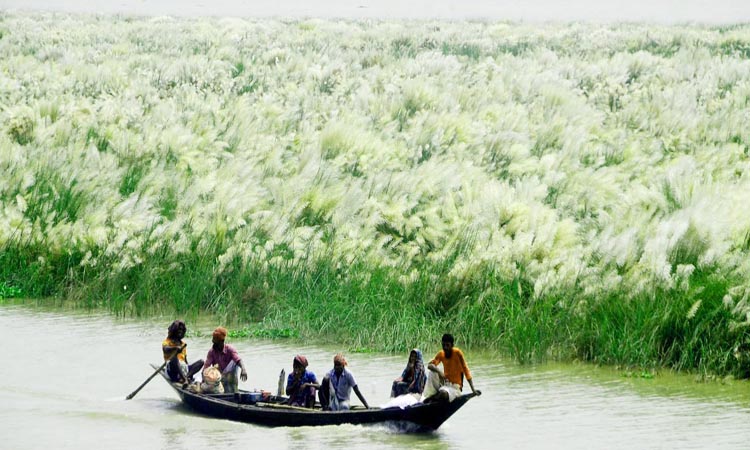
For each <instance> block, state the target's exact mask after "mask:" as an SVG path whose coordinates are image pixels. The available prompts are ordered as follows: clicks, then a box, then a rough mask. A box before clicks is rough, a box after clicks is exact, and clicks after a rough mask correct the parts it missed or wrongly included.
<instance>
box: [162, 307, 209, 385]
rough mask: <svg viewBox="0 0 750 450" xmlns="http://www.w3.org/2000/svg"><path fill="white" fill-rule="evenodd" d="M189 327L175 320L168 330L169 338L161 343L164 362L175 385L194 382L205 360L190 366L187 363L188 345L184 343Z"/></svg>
mask: <svg viewBox="0 0 750 450" xmlns="http://www.w3.org/2000/svg"><path fill="white" fill-rule="evenodd" d="M186 332H187V327H186V326H185V322H183V321H182V320H175V321H174V322H172V323H171V324H170V325H169V328H167V338H166V339H164V342H162V343H161V351H162V354H163V355H164V360H165V361H169V362H168V363H167V375H168V376H169V379H170V380H171V381H172V382H173V383H177V382H180V383H189V382H191V381H192V380H193V375H195V374H196V373H198V371H199V370H200V368H201V366H203V360H202V359H199V360H198V361H195V362H194V363H193V364H190V365H188V361H187V343H186V342H182V338H184V337H185V333H186Z"/></svg>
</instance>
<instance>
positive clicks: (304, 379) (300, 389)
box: [286, 355, 320, 408]
mask: <svg viewBox="0 0 750 450" xmlns="http://www.w3.org/2000/svg"><path fill="white" fill-rule="evenodd" d="M307 365H308V363H307V358H305V357H304V356H302V355H297V356H295V357H294V361H292V372H291V373H290V374H289V376H288V377H287V380H286V393H287V395H289V402H288V403H289V404H290V405H292V406H304V407H305V408H312V407H313V405H315V389H317V388H319V387H320V385H319V384H318V379H317V378H316V377H315V374H314V373H312V372H311V371H309V370H307Z"/></svg>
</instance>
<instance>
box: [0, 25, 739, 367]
mask: <svg viewBox="0 0 750 450" xmlns="http://www.w3.org/2000/svg"><path fill="white" fill-rule="evenodd" d="M749 55H750V27H749V26H746V25H733V26H717V27H710V26H705V25H695V26H657V25H636V24H613V25H595V24H545V25H528V24H509V23H474V22H440V21H368V22H356V21H335V20H330V21H326V20H318V19H310V20H288V21H281V20H242V19H175V18H165V17H160V18H134V17H92V16H72V15H59V14H37V15H33V14H32V15H24V14H17V15H16V14H6V15H3V16H0V56H1V58H0V86H2V87H3V89H1V90H0V93H2V97H0V107H1V108H2V117H3V121H2V124H3V128H2V133H0V171H2V173H3V174H4V177H3V179H2V180H0V201H2V208H1V209H0V283H2V286H3V288H2V292H4V294H3V296H29V297H35V298H50V297H52V298H60V299H66V301H70V302H74V303H76V304H78V305H80V306H81V307H83V308H99V307H103V308H107V309H109V310H110V311H113V312H115V313H116V314H122V315H135V316H144V315H150V314H159V313H166V314H177V315H185V314H187V315H194V316H196V315H200V314H202V313H210V314H215V315H216V316H217V317H220V318H223V319H224V321H225V322H227V323H228V324H229V323H231V324H236V325H237V328H238V329H240V330H243V329H245V328H246V327H247V330H246V332H247V333H256V332H257V333H261V334H263V333H266V334H268V335H269V336H274V335H278V336H292V337H299V338H301V339H305V338H308V337H315V338H316V339H324V340H325V339H330V340H332V341H333V340H335V341H337V342H341V343H343V344H345V345H347V346H350V347H351V348H358V349H375V350H383V351H403V350H405V349H408V348H411V347H413V346H415V345H420V346H425V345H426V344H428V343H432V342H434V340H435V339H436V336H440V335H441V334H442V333H443V332H445V331H446V330H449V331H451V332H453V333H454V334H455V335H456V336H458V339H459V343H460V345H466V346H471V347H487V348H492V349H496V350H498V351H500V352H503V353H507V354H509V355H511V356H513V357H514V358H515V359H516V360H517V361H519V362H522V363H525V362H535V361H541V360H546V359H554V360H582V361H590V362H596V363H603V364H623V365H633V366H639V367H656V366H664V367H671V368H675V369H678V370H695V371H700V372H706V373H717V374H720V375H733V376H736V377H742V378H744V377H747V376H748V375H749V374H750V372H749V370H748V359H750V358H748V347H749V346H750V333H749V332H748V330H749V329H750V328H749V322H748V319H747V317H748V312H750V306H748V304H747V295H748V292H750V285H749V284H748V281H747V280H749V279H750V266H749V265H748V263H747V261H748V258H747V256H748V248H750V240H749V239H748V231H747V230H748V229H750V211H748V210H747V208H745V207H744V205H746V204H748V202H750V159H749V156H750V150H749V149H750V136H748V134H747V127H746V118H747V114H748V111H749V109H750V100H748V99H750V70H748V69H750V67H749V64H750V63H749V62H748V56H749ZM255 330H259V331H255ZM263 330H265V331H263Z"/></svg>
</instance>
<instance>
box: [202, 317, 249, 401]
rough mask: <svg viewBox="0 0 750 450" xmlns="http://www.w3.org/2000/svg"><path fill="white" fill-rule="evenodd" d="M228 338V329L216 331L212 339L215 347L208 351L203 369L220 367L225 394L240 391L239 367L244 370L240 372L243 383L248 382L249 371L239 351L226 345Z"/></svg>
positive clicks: (219, 328) (222, 328)
mask: <svg viewBox="0 0 750 450" xmlns="http://www.w3.org/2000/svg"><path fill="white" fill-rule="evenodd" d="M226 337H227V330H226V328H224V327H218V328H217V329H215V330H214V333H213V336H212V339H211V340H212V342H213V346H212V347H211V350H209V351H208V355H207V356H206V362H205V363H204V364H203V368H204V369H205V368H207V367H209V366H211V365H213V364H216V365H218V367H219V370H220V371H221V384H222V385H224V392H226V393H231V392H237V391H238V382H237V367H238V366H239V367H240V368H241V369H242V371H241V372H240V378H241V379H242V381H247V370H245V363H243V362H242V358H240V355H239V353H237V350H236V349H235V348H234V347H233V346H231V345H229V344H225V343H224V340H225V339H226Z"/></svg>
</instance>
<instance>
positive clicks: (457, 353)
mask: <svg viewBox="0 0 750 450" xmlns="http://www.w3.org/2000/svg"><path fill="white" fill-rule="evenodd" d="M453 343H454V339H453V335H450V334H447V333H446V334H444V335H443V339H442V344H443V349H442V350H440V351H439V352H438V354H437V355H435V357H434V358H433V359H432V361H430V363H429V364H428V365H427V369H428V370H429V375H428V377H427V384H426V385H425V389H424V394H423V395H422V401H424V402H426V403H430V402H433V401H439V400H443V401H449V402H452V401H453V400H454V399H455V398H456V397H458V396H459V395H461V390H462V389H463V381H464V378H466V381H468V382H469V386H470V387H471V392H473V393H474V394H476V395H482V391H479V390H477V389H474V381H473V380H472V377H471V371H470V370H469V366H468V365H467V364H466V358H465V357H464V353H463V352H462V351H461V349H460V348H458V347H454V346H453ZM441 363H442V365H443V369H442V370H440V368H439V367H438V364H441Z"/></svg>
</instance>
